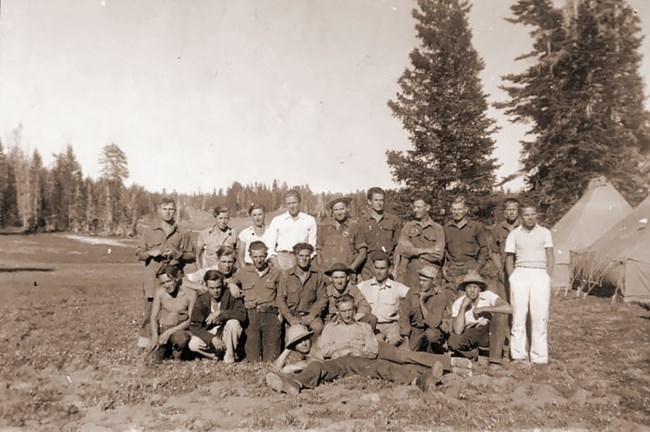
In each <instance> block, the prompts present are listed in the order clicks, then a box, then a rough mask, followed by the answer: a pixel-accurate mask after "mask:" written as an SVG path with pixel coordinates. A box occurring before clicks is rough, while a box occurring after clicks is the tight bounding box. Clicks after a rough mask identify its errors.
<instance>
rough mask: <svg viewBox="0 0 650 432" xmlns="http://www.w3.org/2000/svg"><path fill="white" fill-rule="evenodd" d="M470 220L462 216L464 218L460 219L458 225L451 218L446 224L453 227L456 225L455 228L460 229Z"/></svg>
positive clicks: (467, 224)
mask: <svg viewBox="0 0 650 432" xmlns="http://www.w3.org/2000/svg"><path fill="white" fill-rule="evenodd" d="M470 222H471V221H470V220H469V219H467V217H464V218H463V219H462V220H461V221H460V225H459V224H457V223H456V222H454V220H453V219H452V220H450V221H449V222H447V226H453V227H456V228H458V229H459V230H460V229H463V228H465V227H466V226H469V224H470Z"/></svg>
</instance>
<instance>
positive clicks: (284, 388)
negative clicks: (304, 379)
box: [266, 372, 300, 396]
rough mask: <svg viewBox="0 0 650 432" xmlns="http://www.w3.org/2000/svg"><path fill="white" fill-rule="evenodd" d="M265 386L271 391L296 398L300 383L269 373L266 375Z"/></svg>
mask: <svg viewBox="0 0 650 432" xmlns="http://www.w3.org/2000/svg"><path fill="white" fill-rule="evenodd" d="M266 385H268V386H269V387H271V388H272V389H273V390H275V391H277V392H280V393H286V394H290V395H292V396H297V395H298V394H299V393H300V383H299V382H298V381H295V380H292V379H290V378H287V377H284V376H282V375H280V374H276V373H273V372H269V373H267V374H266Z"/></svg>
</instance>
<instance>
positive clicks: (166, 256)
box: [135, 197, 195, 348]
mask: <svg viewBox="0 0 650 432" xmlns="http://www.w3.org/2000/svg"><path fill="white" fill-rule="evenodd" d="M175 214H176V202H175V201H174V199H173V198H171V197H163V198H162V200H161V202H160V207H159V208H158V216H159V218H160V219H159V220H158V221H157V222H156V223H154V225H153V226H152V227H150V228H145V230H144V232H143V233H142V237H141V238H140V242H139V244H138V248H137V249H136V252H135V255H136V256H137V257H138V260H139V261H144V266H145V271H144V278H143V279H144V280H143V283H142V288H143V291H144V296H145V307H144V320H143V322H142V325H141V331H140V339H139V341H138V345H139V346H141V347H143V348H144V347H146V346H147V345H148V343H149V341H148V340H147V339H148V338H149V320H150V317H151V306H152V304H153V298H154V291H155V289H156V287H157V286H158V279H157V278H156V272H157V271H158V269H160V267H161V266H163V265H165V264H169V265H173V266H176V267H179V268H180V269H182V268H183V267H184V266H185V264H187V263H191V262H193V261H194V258H195V254H194V247H193V246H192V241H191V239H190V236H189V233H186V232H183V231H181V230H180V229H179V228H178V225H176V221H175V220H174V216H175Z"/></svg>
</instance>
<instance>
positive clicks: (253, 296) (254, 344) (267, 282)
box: [237, 240, 282, 362]
mask: <svg viewBox="0 0 650 432" xmlns="http://www.w3.org/2000/svg"><path fill="white" fill-rule="evenodd" d="M267 254H268V250H267V247H266V244H264V242H261V241H259V240H258V241H254V242H253V243H251V244H250V247H249V255H250V257H251V260H252V261H253V264H252V265H247V266H245V267H243V268H241V269H239V270H238V271H237V278H238V279H239V281H240V283H241V288H242V297H243V298H244V305H245V306H246V312H247V314H248V327H247V328H246V348H245V349H246V359H247V360H248V361H249V362H260V361H265V362H270V361H274V360H275V359H276V358H277V357H278V355H280V350H281V349H282V346H281V345H282V321H281V320H280V319H278V314H279V311H278V306H277V303H276V295H277V291H278V285H279V282H280V271H279V270H278V269H277V268H275V267H273V266H272V265H270V264H269V263H268V262H267V260H266V258H267Z"/></svg>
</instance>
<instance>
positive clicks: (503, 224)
mask: <svg viewBox="0 0 650 432" xmlns="http://www.w3.org/2000/svg"><path fill="white" fill-rule="evenodd" d="M520 225H521V218H520V217H518V218H517V219H515V222H514V223H513V224H512V225H510V224H509V223H508V221H505V220H504V221H502V222H501V228H503V229H505V230H506V231H508V232H510V231H512V230H513V229H515V228H517V227H518V226H520Z"/></svg>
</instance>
